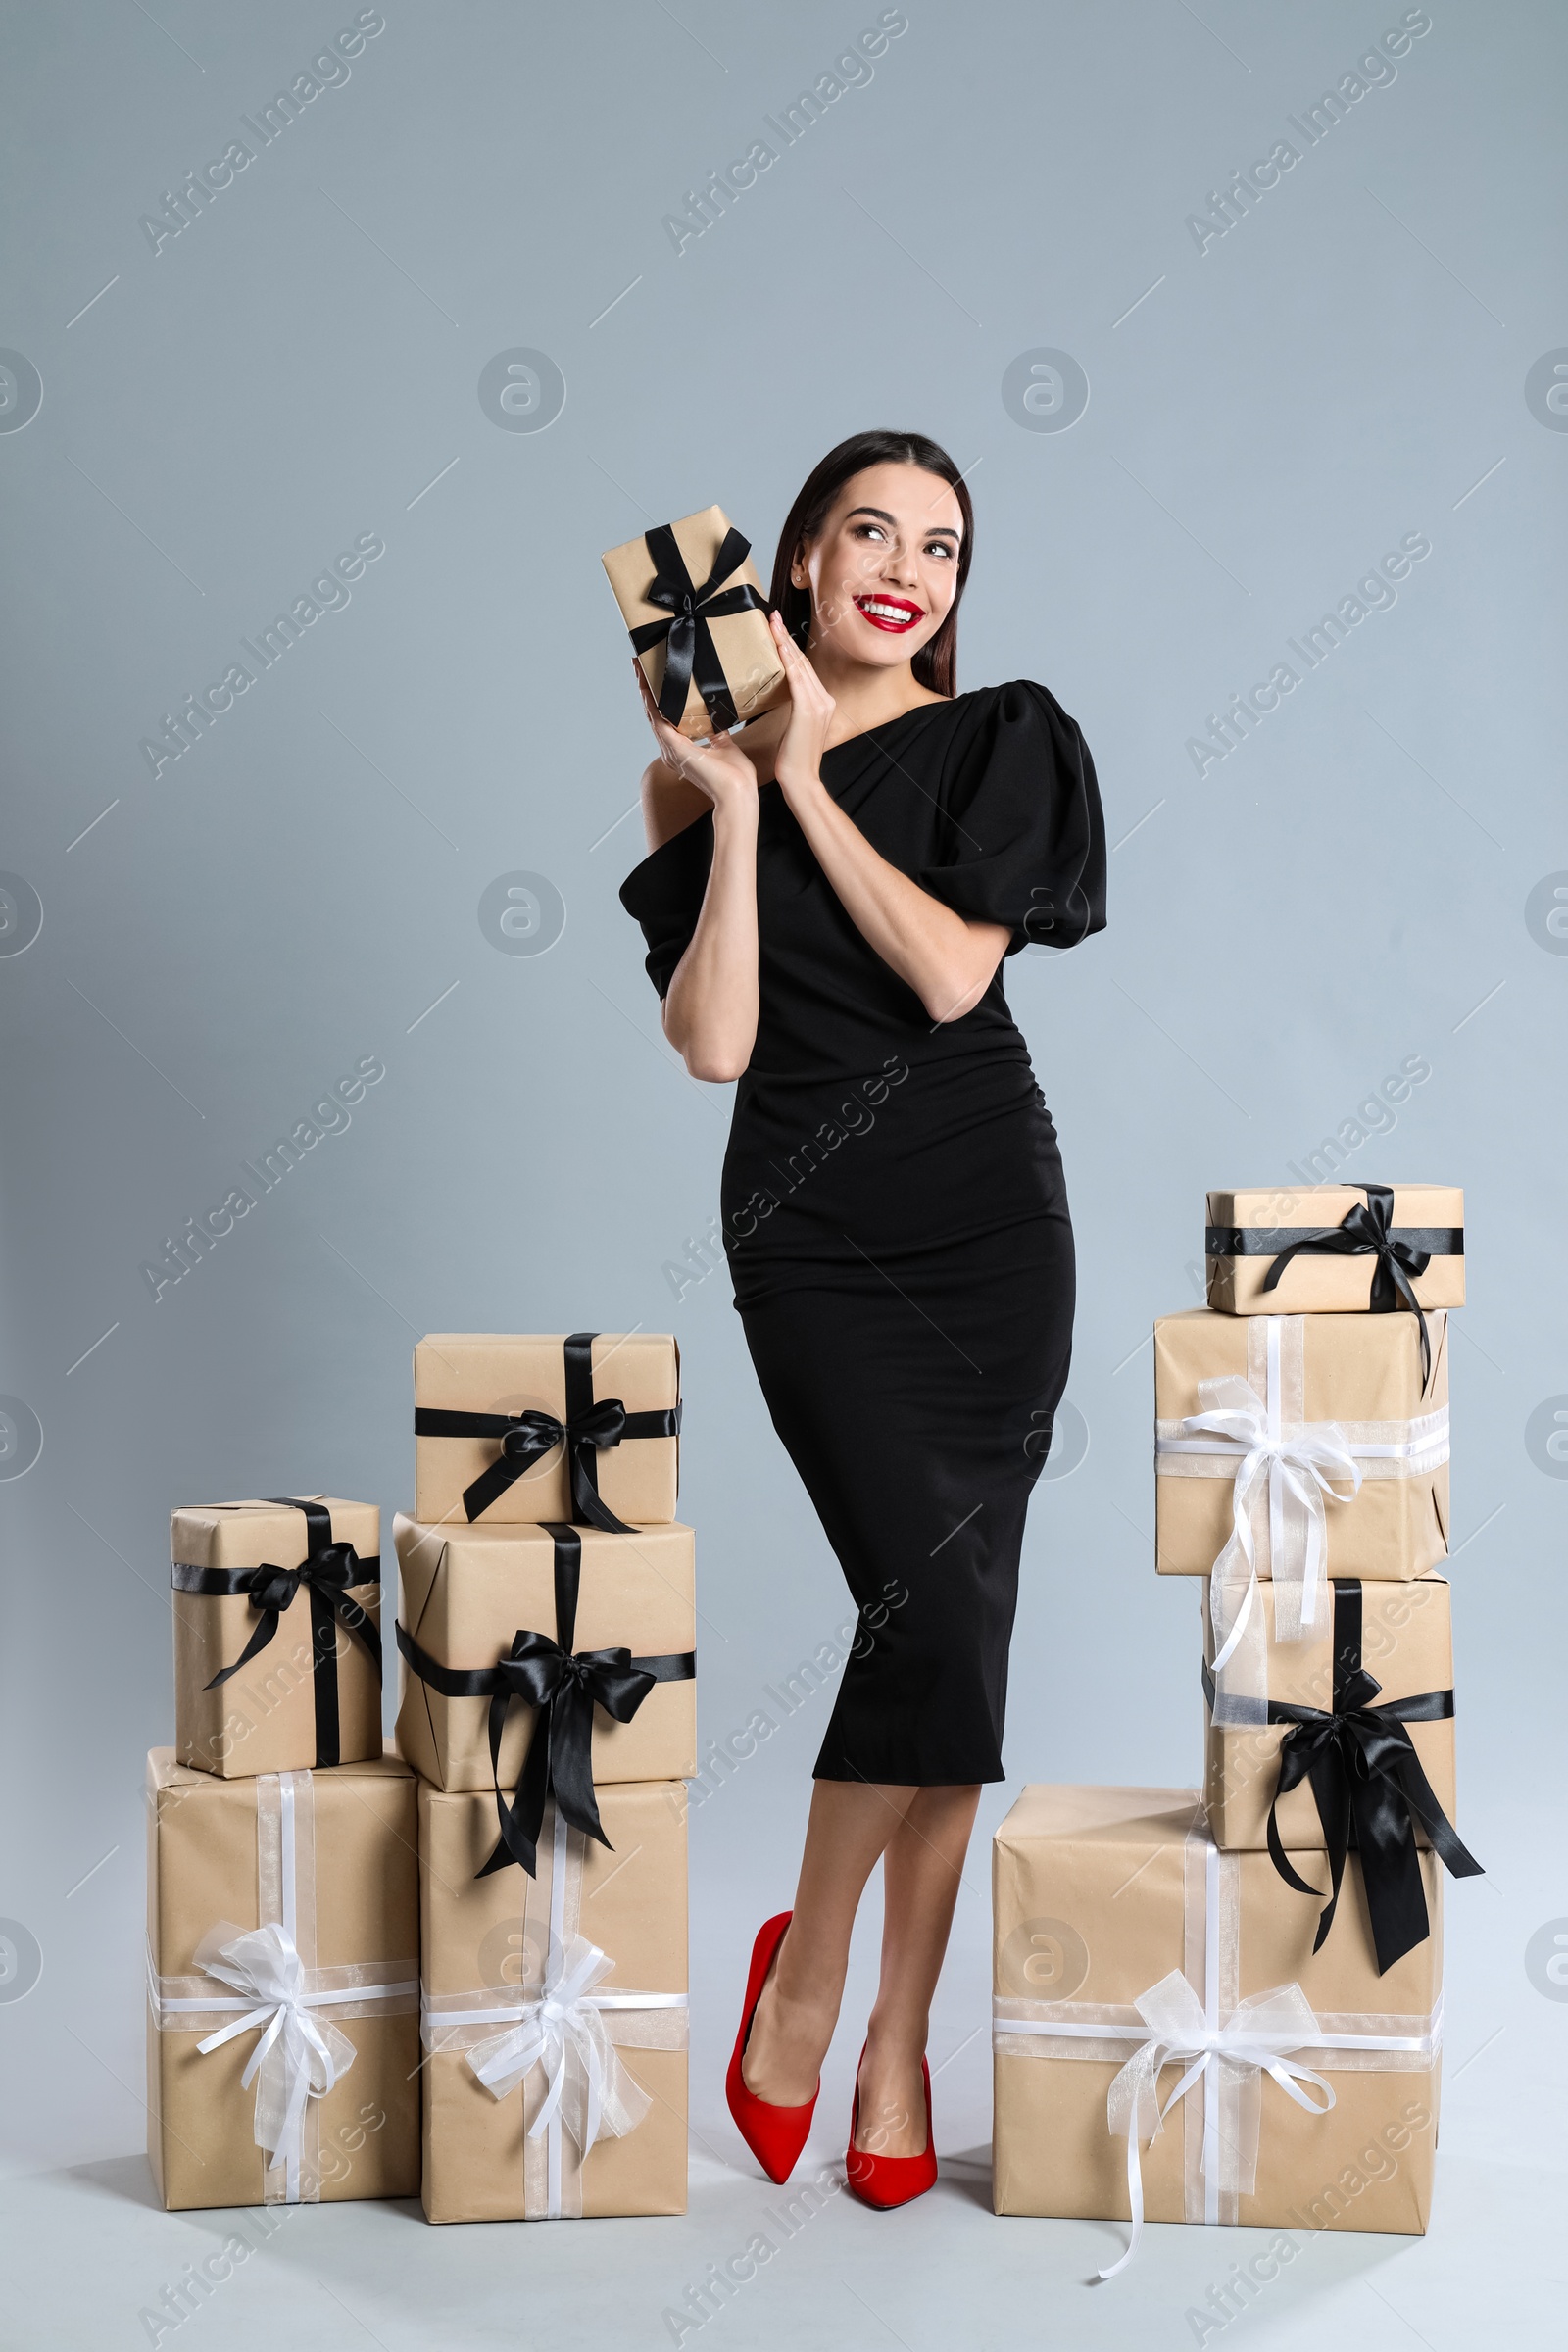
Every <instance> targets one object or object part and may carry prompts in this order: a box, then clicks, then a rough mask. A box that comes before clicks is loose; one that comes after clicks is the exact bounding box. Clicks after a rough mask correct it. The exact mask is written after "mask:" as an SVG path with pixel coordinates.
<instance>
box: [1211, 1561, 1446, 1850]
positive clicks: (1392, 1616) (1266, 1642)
mask: <svg viewBox="0 0 1568 2352" xmlns="http://www.w3.org/2000/svg"><path fill="white" fill-rule="evenodd" d="M1204 1597H1205V1601H1206V1599H1207V1594H1206V1592H1205V1595H1204ZM1257 1612H1258V1614H1257V1629H1256V1641H1255V1642H1249V1640H1248V1638H1247V1636H1246V1635H1244V1638H1243V1642H1242V1644H1241V1645H1240V1647H1239V1648H1238V1650H1237V1651H1236V1653H1235V1654H1234V1656H1233V1658H1232V1660H1231V1662H1230V1664H1229V1665H1228V1666H1227V1667H1226V1668H1225V1669H1223V1670H1222V1672H1221V1675H1220V1677H1219V1683H1220V1688H1219V1690H1218V1691H1216V1690H1215V1688H1214V1676H1213V1674H1212V1671H1211V1670H1210V1671H1209V1673H1208V1674H1207V1675H1206V1676H1205V1691H1206V1696H1205V1703H1204V1726H1205V1737H1204V1767H1205V1769H1204V1800H1205V1802H1206V1805H1207V1808H1208V1823H1209V1828H1210V1830H1211V1832H1212V1833H1213V1837H1214V1842H1215V1843H1216V1845H1219V1846H1221V1847H1224V1848H1226V1849H1230V1848H1246V1849H1256V1848H1261V1847H1263V1846H1265V1845H1266V1844H1267V1843H1268V1816H1269V1807H1270V1804H1271V1803H1272V1801H1273V1798H1274V1792H1275V1789H1276V1786H1277V1784H1278V1781H1279V1774H1280V1749H1281V1743H1282V1741H1284V1740H1286V1739H1287V1738H1289V1737H1291V1736H1293V1735H1292V1733H1291V1727H1290V1724H1289V1723H1288V1722H1281V1721H1280V1720H1278V1718H1277V1716H1276V1717H1275V1718H1274V1719H1273V1720H1270V1713H1271V1710H1273V1709H1278V1708H1280V1707H1286V1706H1288V1707H1293V1708H1295V1709H1297V1710H1299V1712H1300V1713H1303V1714H1305V1713H1308V1712H1309V1711H1316V1712H1317V1713H1319V1714H1321V1715H1328V1714H1330V1713H1331V1712H1334V1711H1337V1710H1341V1709H1343V1708H1344V1707H1345V1705H1346V1704H1347V1702H1348V1698H1349V1699H1350V1700H1351V1702H1352V1703H1355V1702H1358V1703H1360V1704H1361V1705H1363V1706H1366V1707H1370V1708H1373V1709H1377V1708H1383V1709H1387V1710H1394V1709H1397V1708H1398V1707H1399V1706H1400V1704H1401V1702H1411V1701H1416V1700H1419V1699H1421V1698H1423V1697H1425V1696H1426V1695H1427V1694H1428V1693H1430V1694H1431V1695H1432V1699H1433V1701H1434V1702H1435V1703H1433V1704H1432V1706H1431V1707H1430V1708H1429V1709H1428V1710H1427V1711H1426V1712H1425V1714H1424V1715H1420V1716H1416V1717H1415V1718H1414V1719H1407V1720H1406V1721H1405V1722H1404V1725H1403V1730H1404V1732H1405V1734H1406V1735H1407V1737H1408V1740H1409V1743H1410V1746H1411V1749H1412V1750H1413V1752H1414V1754H1415V1757H1416V1759H1417V1762H1418V1763H1419V1765H1420V1767H1421V1771H1422V1774H1423V1776H1424V1778H1425V1779H1426V1781H1427V1783H1428V1784H1429V1785H1430V1787H1431V1789H1432V1792H1433V1794H1434V1796H1435V1797H1436V1799H1437V1801H1438V1803H1439V1805H1440V1806H1441V1807H1442V1809H1443V1812H1444V1815H1445V1816H1446V1819H1447V1820H1448V1821H1450V1822H1451V1821H1452V1820H1453V1819H1454V1718H1453V1712H1452V1707H1453V1640H1452V1633H1451V1618H1450V1613H1449V1591H1448V1585H1447V1580H1446V1578H1444V1577H1441V1576H1431V1575H1428V1576H1423V1577H1418V1578H1416V1579H1415V1580H1414V1582H1412V1583H1409V1584H1373V1583H1370V1582H1367V1583H1362V1582H1360V1581H1359V1580H1353V1581H1347V1580H1341V1583H1340V1584H1337V1585H1336V1586H1335V1587H1334V1590H1333V1593H1332V1595H1331V1599H1330V1603H1329V1606H1328V1607H1327V1608H1325V1609H1324V1610H1323V1611H1322V1612H1321V1613H1320V1615H1319V1619H1318V1623H1317V1624H1316V1626H1315V1627H1314V1628H1313V1630H1312V1632H1311V1634H1310V1635H1308V1636H1304V1637H1303V1638H1302V1639H1301V1640H1300V1641H1299V1642H1278V1641H1276V1640H1275V1638H1274V1588H1273V1586H1272V1585H1268V1584H1264V1585H1260V1586H1259V1587H1258V1593H1257ZM1203 1617H1204V1652H1205V1657H1206V1658H1207V1659H1208V1660H1209V1661H1212V1659H1213V1656H1214V1651H1215V1647H1216V1644H1215V1641H1214V1632H1213V1627H1212V1624H1211V1623H1210V1622H1209V1617H1208V1611H1207V1608H1206V1607H1205V1609H1204V1612H1203ZM1250 1653H1255V1655H1252V1654H1250ZM1357 1668H1359V1669H1361V1670H1362V1671H1363V1672H1364V1673H1365V1674H1367V1675H1369V1676H1370V1677H1371V1678H1372V1679H1373V1680H1374V1681H1375V1682H1376V1683H1377V1684H1378V1686H1379V1688H1378V1690H1377V1691H1376V1692H1375V1693H1368V1694H1367V1695H1366V1697H1365V1698H1360V1697H1359V1694H1358V1693H1356V1694H1348V1692H1347V1689H1346V1686H1347V1684H1348V1681H1349V1679H1350V1676H1351V1675H1352V1674H1353V1673H1354V1671H1355V1669H1357ZM1238 1669H1239V1671H1238ZM1302 1728H1303V1729H1305V1728H1308V1727H1306V1726H1303V1727H1302ZM1276 1821H1277V1824H1278V1829H1279V1835H1280V1838H1281V1841H1282V1842H1283V1843H1284V1844H1285V1845H1286V1846H1287V1847H1290V1848H1318V1847H1321V1846H1322V1845H1323V1843H1324V1831H1323V1824H1322V1821H1321V1820H1320V1818H1319V1815H1318V1809H1317V1805H1316V1803H1315V1801H1314V1799H1313V1795H1312V1791H1311V1789H1310V1788H1309V1786H1308V1785H1307V1783H1306V1782H1305V1781H1301V1782H1300V1783H1299V1784H1298V1786H1296V1787H1295V1788H1293V1789H1288V1790H1287V1792H1286V1793H1285V1795H1283V1796H1282V1797H1281V1798H1280V1800H1279V1804H1278V1807H1277V1811H1276ZM1416 1840H1417V1843H1418V1844H1422V1845H1425V1844H1426V1843H1427V1842H1428V1838H1427V1835H1426V1832H1425V1830H1424V1829H1423V1828H1421V1826H1420V1823H1419V1820H1418V1821H1417V1824H1416ZM1312 1875H1313V1876H1314V1877H1317V1878H1319V1879H1321V1876H1322V1873H1321V1870H1317V1871H1315V1872H1314V1873H1313V1874H1312Z"/></svg>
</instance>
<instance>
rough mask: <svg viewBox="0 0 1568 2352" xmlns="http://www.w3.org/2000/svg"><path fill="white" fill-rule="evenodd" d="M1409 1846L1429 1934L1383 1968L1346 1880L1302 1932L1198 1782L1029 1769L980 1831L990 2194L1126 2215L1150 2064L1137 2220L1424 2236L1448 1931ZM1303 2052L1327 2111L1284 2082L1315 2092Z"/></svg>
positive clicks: (1431, 1870) (1430, 1859)
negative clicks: (1224, 1830)
mask: <svg viewBox="0 0 1568 2352" xmlns="http://www.w3.org/2000/svg"><path fill="white" fill-rule="evenodd" d="M1295 1858H1296V1859H1299V1861H1300V1862H1302V1863H1303V1864H1310V1862H1311V1861H1312V1860H1313V1857H1312V1856H1309V1855H1305V1854H1303V1855H1300V1856H1299V1857H1295ZM1316 1860H1317V1862H1318V1863H1319V1864H1321V1861H1322V1857H1321V1855H1319V1856H1317V1857H1316ZM1420 1867H1421V1871H1422V1874H1423V1878H1424V1880H1425V1883H1426V1894H1427V1900H1428V1903H1429V1906H1430V1909H1431V1915H1432V1920H1433V1933H1432V1935H1431V1936H1430V1937H1429V1938H1428V1939H1427V1940H1426V1941H1425V1942H1423V1943H1421V1944H1419V1945H1418V1946H1417V1947H1416V1948H1415V1949H1414V1950H1412V1951H1411V1952H1409V1953H1408V1954H1406V1956H1405V1957H1404V1958H1403V1959H1402V1960H1400V1961H1399V1962H1398V1963H1397V1966H1396V1967H1394V1968H1392V1969H1390V1970H1389V1971H1387V1972H1386V1973H1385V1974H1384V1975H1382V1976H1379V1975H1378V1973H1377V1968H1376V1961H1375V1955H1374V1953H1373V1950H1372V1946H1371V1941H1370V1937H1369V1935H1368V1931H1367V1925H1366V1919H1365V1913H1364V1909H1363V1907H1362V1905H1361V1903H1360V1900H1359V1892H1360V1890H1359V1887H1358V1886H1352V1885H1351V1884H1350V1883H1349V1881H1348V1882H1347V1886H1346V1890H1345V1897H1344V1899H1343V1902H1342V1910H1343V1911H1344V1912H1345V1913H1346V1914H1347V1916H1346V1917H1345V1919H1344V1920H1343V1921H1342V1923H1341V1924H1340V1926H1338V1927H1337V1928H1336V1931H1335V1933H1334V1935H1333V1936H1331V1937H1330V1939H1329V1941H1328V1942H1327V1943H1326V1944H1325V1946H1324V1948H1323V1949H1322V1950H1321V1951H1320V1952H1317V1953H1315V1954H1314V1952H1313V1950H1312V1938H1313V1933H1314V1927H1315V1914H1314V1912H1313V1910H1312V1909H1311V1907H1310V1906H1306V1905H1300V1906H1298V1905H1294V1904H1292V1903H1289V1902H1285V1901H1282V1900H1281V1899H1280V1896H1281V1888H1280V1885H1279V1881H1278V1878H1277V1877H1276V1874H1275V1871H1274V1867H1273V1864H1272V1863H1271V1862H1270V1860H1269V1857H1268V1855H1267V1854H1258V1853H1221V1852H1220V1851H1219V1850H1218V1849H1217V1848H1216V1847H1215V1846H1214V1845H1213V1843H1212V1841H1211V1840H1210V1839H1209V1838H1208V1837H1207V1835H1206V1833H1205V1831H1204V1829H1203V1826H1202V1813H1201V1805H1200V1803H1199V1799H1198V1793H1197V1791H1196V1790H1191V1789H1084V1788H1076V1789H1075V1788H1039V1787H1036V1788H1028V1789H1024V1791H1023V1793H1022V1795H1021V1796H1020V1797H1019V1799H1018V1801H1017V1803H1016V1804H1015V1805H1014V1806H1013V1808H1012V1811H1011V1812H1010V1813H1009V1814H1008V1815H1007V1817H1006V1819H1005V1821H1004V1823H1003V1824H1002V1827H1001V1828H1000V1829H999V1830H998V1832H997V1834H996V1839H995V1843H994V1849H993V1870H992V1885H993V1901H994V1912H995V1917H994V1926H995V1937H996V1947H995V1966H996V1973H995V2002H994V2013H993V2014H994V2032H993V2038H994V2048H995V2079H996V2121H995V2175H994V2201H995V2207H996V2210H997V2212H998V2213H1002V2214H1041V2215H1052V2216H1058V2217H1074V2218H1102V2219H1105V2220H1112V2221H1122V2222H1125V2221H1127V2220H1128V2219H1129V2218H1130V2217H1131V2214H1132V2209H1133V2177H1132V2172H1131V2169H1130V2166H1129V2156H1128V2137H1127V2134H1126V2131H1124V2130H1123V2129H1121V2128H1120V2125H1124V2124H1127V2123H1136V2122H1137V2120H1138V2105H1137V2103H1136V2102H1135V2101H1134V2100H1133V2099H1132V2098H1131V2095H1130V2094H1131V2093H1132V2092H1133V2091H1134V2090H1135V2089H1136V2085H1137V2082H1138V2080H1139V2078H1140V2076H1141V2077H1142V2078H1143V2080H1144V2082H1145V2096H1144V2098H1143V2101H1142V2117H1143V2129H1142V2130H1141V2131H1139V2132H1138V2135H1137V2141H1136V2145H1137V2149H1138V2168H1137V2170H1138V2179H1139V2180H1140V2182H1141V2193H1142V2200H1143V2207H1144V2213H1145V2215H1146V2216H1147V2218H1148V2219H1149V2220H1151V2221H1160V2222H1181V2221H1187V2222H1198V2223H1204V2222H1207V2223H1221V2224H1227V2223H1229V2224H1241V2225H1243V2226H1244V2227H1251V2228H1273V2229H1304V2230H1315V2229H1347V2230H1375V2231H1380V2232H1388V2233H1390V2234H1394V2235H1415V2236H1418V2235H1421V2234H1423V2233H1424V2232H1425V2229H1426V2227H1427V2219H1428V2215H1429V2212H1430V2209H1431V2198H1432V2177H1433V2151H1434V2147H1435V2143H1436V2139H1437V2124H1438V2094H1439V2075H1440V2064H1441V2056H1440V2030H1441V1990H1442V1950H1441V1908H1440V1903H1441V1896H1440V1886H1439V1877H1438V1873H1437V1869H1436V1865H1435V1857H1434V1856H1433V1855H1431V1854H1430V1853H1423V1854H1422V1855H1421V1856H1420ZM1354 1869H1355V1865H1354V1864H1353V1863H1352V1865H1351V1871H1352V1874H1353V1872H1354ZM1183 1979H1185V1985H1183V1984H1182V1982H1181V1980H1183ZM1265 1994H1272V1995H1273V1998H1272V2000H1264V1999H1263V1998H1262V1996H1263V1995H1265ZM1205 2036H1217V2037H1218V2048H1217V2049H1216V2050H1215V2053H1214V2055H1213V2056H1212V2058H1211V2059H1210V2061H1209V2063H1208V2064H1207V2065H1206V2066H1205V2067H1204V2068H1203V2070H1202V2072H1201V2074H1200V2075H1199V2076H1198V2077H1197V2079H1196V2080H1195V2081H1194V2082H1192V2083H1191V2085H1190V2086H1189V2088H1188V2090H1187V2092H1186V2094H1185V2095H1184V2096H1183V2097H1182V2098H1181V2099H1180V2100H1179V2101H1178V2102H1176V2103H1175V2104H1174V2106H1173V2107H1172V2111H1171V2113H1170V2115H1169V2117H1168V2119H1167V2120H1166V2122H1165V2125H1164V2128H1163V2130H1162V2131H1159V2132H1158V2133H1157V2135H1154V2136H1152V2138H1151V2137H1150V2132H1151V2131H1152V2100H1151V2095H1150V2094H1151V2093H1152V2092H1157V2095H1158V2098H1159V2100H1160V2102H1161V2104H1163V2103H1164V2102H1166V2101H1169V2100H1170V2099H1171V2098H1172V2094H1173V2093H1174V2091H1175V2089H1176V2087H1177V2084H1178V2083H1179V2082H1181V2081H1182V2080H1183V2077H1184V2076H1185V2075H1186V2073H1187V2071H1188V2068H1189V2065H1190V2063H1191V2061H1192V2059H1193V2058H1195V2057H1197V2056H1199V2055H1200V2054H1201V2049H1202V2046H1203V2037H1205ZM1260 2040H1261V2041H1262V2043H1263V2044H1264V2047H1265V2051H1266V2052H1268V2053H1270V2054H1273V2055H1274V2057H1275V2063H1276V2064H1277V2065H1278V2066H1279V2067H1280V2069H1281V2071H1282V2072H1283V2073H1284V2074H1285V2075H1286V2077H1287V2080H1288V2081H1290V2082H1292V2083H1293V2085H1294V2089H1293V2091H1292V2092H1291V2093H1289V2094H1288V2093H1287V2091H1286V2089H1285V2088H1283V2087H1282V2085H1281V2083H1280V2082H1279V2081H1277V2080H1275V2079H1266V2078H1265V2077H1264V2076H1263V2075H1262V2074H1261V2073H1260V2071H1259V2068H1258V2065H1257V2064H1256V2062H1255V2056H1256V2050H1257V2046H1258V2043H1259V2041H1260ZM1227 2043H1229V2045H1230V2051H1231V2052H1233V2053H1235V2054H1234V2055H1232V2054H1227V2049H1226V2044H1227ZM1249 2043H1250V2047H1251V2050H1252V2053H1253V2056H1252V2062H1251V2063H1249V2062H1248V2059H1247V2057H1246V2055H1245V2051H1246V2049H1247V2047H1248V2045H1249ZM1184 2050H1185V2054H1184ZM1129 2061H1132V2062H1133V2064H1132V2071H1131V2074H1130V2075H1123V2073H1122V2070H1123V2069H1124V2068H1126V2067H1127V2066H1128V2065H1129ZM1300 2070H1306V2071H1307V2072H1308V2073H1309V2074H1310V2075H1313V2076H1316V2077H1317V2078H1318V2082H1319V2084H1321V2085H1326V2086H1328V2087H1329V2088H1330V2089H1332V2091H1333V2093H1334V2102H1335V2103H1334V2105H1333V2106H1332V2107H1330V2108H1329V2109H1328V2110H1327V2112H1326V2113H1322V2112H1320V2113H1312V2112H1308V2110H1307V2108H1306V2107H1305V2106H1303V2105H1300V2104H1298V2103H1297V2099H1298V2096H1299V2098H1301V2099H1303V2100H1309V2101H1310V2102H1311V2104H1312V2105H1313V2106H1315V2107H1318V2108H1321V2107H1322V2106H1323V2105H1324V2091H1323V2089H1322V2088H1321V2087H1318V2086H1315V2085H1314V2084H1313V2083H1312V2082H1302V2081H1300V2080H1299V2072H1300ZM1118 2076H1120V2077H1121V2087H1120V2090H1119V2092H1118V2094H1117V2100H1116V2102H1115V2109H1114V2111H1115V2112H1116V2113H1117V2115H1118V2118H1119V2126H1118V2128H1117V2129H1115V2130H1113V2129H1112V2128H1111V2120H1110V2118H1111V2113H1112V2097H1111V2092H1112V2084H1113V2083H1114V2082H1116V2081H1117V2078H1118ZM1205 2127H1208V2128H1210V2130H1211V2134H1212V2136H1211V2139H1210V2154H1209V2161H1208V2164H1207V2167H1206V2169H1205V2166H1204V2139H1205ZM1134 2243H1136V2231H1135V2233H1134ZM1113 2250H1114V2249H1111V2248H1109V2247H1107V2252H1110V2251H1113Z"/></svg>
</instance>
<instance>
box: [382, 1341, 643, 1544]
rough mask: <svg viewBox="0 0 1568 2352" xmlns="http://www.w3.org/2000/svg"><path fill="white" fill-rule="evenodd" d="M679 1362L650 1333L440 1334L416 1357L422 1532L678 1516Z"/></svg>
mask: <svg viewBox="0 0 1568 2352" xmlns="http://www.w3.org/2000/svg"><path fill="white" fill-rule="evenodd" d="M679 1428H680V1353H679V1350H678V1349H677V1348H676V1346H675V1343H674V1340H673V1339H671V1338H670V1337H669V1336H668V1335H667V1334H663V1333H656V1332H628V1333H621V1332H609V1331H601V1332H570V1333H566V1334H555V1335H550V1336H543V1335H540V1334H537V1333H525V1334H515V1335H511V1336H506V1335H499V1334H493V1333H487V1332H436V1333H432V1334H431V1335H430V1337H429V1338H427V1339H422V1340H421V1341H420V1342H419V1344H418V1346H417V1348H415V1350H414V1429H415V1447H414V1456H415V1459H414V1477H415V1500H414V1516H415V1518H416V1519H417V1520H420V1521H422V1522H424V1523H425V1524H426V1525H435V1524H437V1523H440V1524H446V1523H449V1522H455V1523H457V1524H459V1525H466V1524H467V1523H468V1522H469V1521H471V1520H475V1519H479V1518H483V1519H484V1520H485V1521H486V1523H487V1524H488V1525H490V1526H499V1525H506V1524H523V1525H526V1524H527V1523H529V1522H538V1521H542V1520H546V1519H575V1520H579V1521H583V1522H585V1523H587V1524H589V1525H593V1526H598V1527H607V1526H608V1527H614V1526H616V1525H617V1524H627V1525H632V1526H640V1525H643V1524H645V1523H649V1522H653V1521H657V1520H662V1519H673V1518H674V1516H675V1492H676V1483H677V1468H678V1434H677V1433H678V1431H679Z"/></svg>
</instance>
